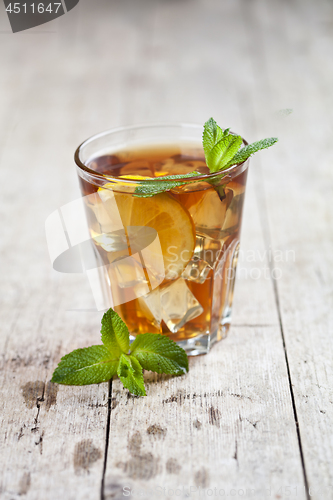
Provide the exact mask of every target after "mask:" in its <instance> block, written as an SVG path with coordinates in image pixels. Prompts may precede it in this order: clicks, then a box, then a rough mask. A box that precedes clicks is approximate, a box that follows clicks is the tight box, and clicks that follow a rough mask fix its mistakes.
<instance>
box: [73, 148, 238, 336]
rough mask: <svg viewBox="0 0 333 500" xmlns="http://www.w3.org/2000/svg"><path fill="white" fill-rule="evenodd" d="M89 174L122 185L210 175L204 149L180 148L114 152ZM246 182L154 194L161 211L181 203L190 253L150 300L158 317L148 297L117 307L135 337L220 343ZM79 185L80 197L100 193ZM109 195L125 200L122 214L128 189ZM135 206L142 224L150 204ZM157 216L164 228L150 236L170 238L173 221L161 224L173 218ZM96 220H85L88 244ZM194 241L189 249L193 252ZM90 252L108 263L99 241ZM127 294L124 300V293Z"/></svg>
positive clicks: (231, 179)
mask: <svg viewBox="0 0 333 500" xmlns="http://www.w3.org/2000/svg"><path fill="white" fill-rule="evenodd" d="M88 167H89V168H90V169H91V170H94V171H95V172H98V173H100V174H103V175H104V176H106V177H110V178H113V179H119V180H121V179H122V178H124V177H123V176H126V177H127V176H143V177H149V178H154V177H155V178H163V176H164V175H175V174H187V173H189V172H193V171H194V170H195V171H197V172H200V173H201V174H208V173H209V170H208V168H207V166H206V163H205V159H204V154H203V151H202V149H201V148H194V147H189V148H184V147H179V146H154V147H146V148H141V149H139V148H137V149H128V150H124V151H118V152H117V153H116V154H107V155H103V156H99V157H96V158H93V159H92V160H91V161H90V162H89V164H88ZM246 176H247V170H244V171H243V172H241V173H240V174H239V175H237V176H232V175H229V176H228V177H226V178H224V179H222V181H220V182H216V183H215V184H214V185H212V184H211V183H208V182H205V180H203V181H201V182H197V183H191V184H187V185H185V186H182V187H177V188H174V189H172V190H170V191H168V192H167V195H165V194H163V195H159V194H158V195H155V197H153V198H150V199H149V200H152V199H154V198H155V201H156V203H157V205H158V209H159V210H161V205H162V206H163V200H164V201H165V200H166V199H167V198H168V202H170V203H171V202H172V200H176V202H178V205H177V203H173V204H172V206H174V207H175V208H177V206H179V205H180V208H179V210H178V212H179V214H180V213H181V216H182V217H181V221H182V222H181V223H180V222H179V221H178V218H177V220H175V225H176V226H177V227H178V226H179V224H184V227H183V229H181V230H180V237H181V236H182V233H183V236H184V238H185V240H186V238H187V240H186V242H187V243H186V244H188V245H189V246H190V252H187V253H186V252H183V255H186V259H185V260H184V259H183V260H184V262H182V264H181V265H180V266H178V268H177V272H178V274H176V275H174V276H170V274H169V275H168V273H167V275H166V277H165V279H164V280H163V281H162V283H161V284H160V285H159V286H158V287H157V289H156V288H155V289H154V290H152V291H151V292H149V293H150V294H154V295H151V297H153V302H154V304H155V306H156V304H157V306H156V307H159V300H161V303H162V309H163V310H162V313H161V312H160V311H159V312H158V313H156V307H155V309H154V307H153V308H151V307H150V304H151V302H149V297H148V296H147V297H148V299H147V300H146V298H145V297H143V299H142V297H137V298H135V299H132V300H128V301H126V302H124V303H122V304H119V305H116V306H115V307H114V309H115V310H116V311H117V312H118V314H119V315H120V316H121V317H122V319H123V320H124V321H125V323H126V324H127V326H128V328H129V330H130V332H131V333H132V334H133V335H136V334H139V333H145V332H153V333H162V334H166V335H168V336H170V337H171V338H172V339H173V340H177V341H182V340H186V339H190V338H193V337H197V336H202V335H209V334H212V333H213V334H214V335H215V337H216V338H217V339H219V338H221V337H223V336H224V335H225V333H226V329H227V328H228V321H226V322H225V324H224V323H223V320H224V318H226V317H227V316H228V308H229V309H230V305H231V303H232V294H233V284H234V274H235V267H236V264H237V251H238V245H239V236H240V227H241V216H242V206H243V201H244V194H245V183H246ZM80 182H81V189H82V194H83V195H88V194H91V193H94V192H98V189H99V188H98V186H96V185H93V184H91V183H89V182H87V181H86V180H84V179H82V178H80ZM106 182H107V181H106ZM113 191H114V192H115V194H116V200H117V196H119V195H121V196H122V198H121V199H122V207H124V206H127V205H126V203H125V204H124V200H125V202H126V200H128V207H130V206H131V200H130V199H131V197H133V189H132V192H128V188H127V187H126V186H125V187H124V186H123V185H122V184H121V182H120V183H119V184H118V185H117V184H115V185H114V187H113ZM163 196H164V198H163ZM165 196H167V198H165ZM158 197H159V198H158ZM137 200H138V201H136V205H135V207H136V208H135V210H136V212H140V210H141V211H142V212H143V216H144V211H145V210H147V206H148V205H147V203H148V202H146V201H145V200H146V199H145V198H137ZM170 200H171V201H170ZM122 210H123V211H124V210H125V209H124V208H122ZM129 210H130V208H129ZM176 212H177V210H176ZM178 212H177V213H178ZM162 215H163V214H162ZM162 215H161V214H159V215H158V217H160V220H161V222H160V226H158V225H156V224H155V228H157V231H159V228H161V229H162V228H164V231H165V232H166V230H165V224H169V226H170V228H171V229H170V231H171V233H172V221H171V222H170V221H169V220H168V221H167V219H166V217H167V216H169V217H170V212H169V213H166V214H164V219H163V217H162ZM94 217H95V215H94V214H90V215H89V217H88V219H89V225H90V228H91V232H92V236H93V233H94V229H93V228H94V224H95V225H96V221H95V220H94ZM122 218H123V217H122ZM123 220H124V218H123ZM163 220H165V221H167V222H163ZM190 232H191V234H192V233H193V236H191V234H190ZM163 234H164V233H163ZM191 238H192V240H191ZM191 241H194V244H193V245H192V243H191ZM188 242H190V243H188ZM95 244H96V248H97V249H98V252H99V254H100V255H101V256H102V258H103V261H105V262H106V263H108V262H111V260H112V256H110V252H107V251H106V250H105V248H102V247H101V246H100V244H99V242H98V241H97V240H96V241H95ZM185 250H186V248H185ZM170 253H171V252H170ZM174 253H177V251H176V252H174ZM117 258H118V259H119V258H121V254H117ZM173 258H175V259H176V257H173ZM178 258H179V255H178ZM181 266H183V267H181ZM124 293H125V295H124V297H125V299H126V290H125V291H124ZM159 293H160V294H161V295H160V296H159ZM148 295H149V294H148ZM159 297H161V299H160V298H159ZM125 299H124V300H125Z"/></svg>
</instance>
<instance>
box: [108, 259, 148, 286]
mask: <svg viewBox="0 0 333 500" xmlns="http://www.w3.org/2000/svg"><path fill="white" fill-rule="evenodd" d="M111 265H112V267H113V270H114V272H115V276H116V280H117V284H118V286H120V288H131V287H134V286H136V285H139V284H140V283H145V284H146V285H147V283H148V282H147V279H146V276H145V273H144V269H143V266H142V264H141V262H140V258H139V256H138V254H137V255H131V256H130V257H125V258H124V259H120V260H118V261H116V262H113V263H112V264H111Z"/></svg>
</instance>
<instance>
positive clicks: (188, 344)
mask: <svg viewBox="0 0 333 500" xmlns="http://www.w3.org/2000/svg"><path fill="white" fill-rule="evenodd" d="M229 327H230V317H229V318H224V320H223V322H221V325H220V326H219V328H218V329H217V330H216V331H215V332H214V333H211V334H205V333H198V335H197V336H196V337H191V338H190V339H187V340H178V341H176V343H177V344H178V345H179V346H180V347H182V348H183V349H184V351H186V354H187V355H188V356H200V355H201V354H207V353H208V352H209V351H210V349H211V347H212V346H213V345H214V344H215V342H218V341H219V340H222V339H224V338H225V337H226V336H227V334H228V331H229ZM134 339H135V336H134V335H130V342H131V343H132V342H133V340H134Z"/></svg>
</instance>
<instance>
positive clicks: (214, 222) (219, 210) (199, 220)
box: [185, 188, 233, 239]
mask: <svg viewBox="0 0 333 500" xmlns="http://www.w3.org/2000/svg"><path fill="white" fill-rule="evenodd" d="M232 198H233V191H232V190H231V189H229V188H223V189H222V188H220V189H219V191H217V190H216V189H213V188H211V189H207V190H205V191H204V192H202V191H198V192H194V193H193V194H191V196H189V197H188V200H187V201H185V206H186V208H187V209H188V211H189V212H190V214H191V217H192V219H193V222H194V224H195V227H196V230H197V232H198V233H200V234H202V235H204V236H208V237H210V238H213V239H218V238H219V237H220V236H221V234H222V226H223V224H224V219H225V215H226V212H227V209H228V206H229V205H230V204H231V201H232Z"/></svg>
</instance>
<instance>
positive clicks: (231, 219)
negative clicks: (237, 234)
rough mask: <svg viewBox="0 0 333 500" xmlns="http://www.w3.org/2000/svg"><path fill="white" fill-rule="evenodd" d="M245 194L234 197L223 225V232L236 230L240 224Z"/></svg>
mask: <svg viewBox="0 0 333 500" xmlns="http://www.w3.org/2000/svg"><path fill="white" fill-rule="evenodd" d="M244 197H245V193H241V194H237V195H236V196H234V197H233V199H232V202H231V203H230V205H229V207H228V210H227V213H226V215H225V219H224V223H223V227H222V229H223V231H229V232H230V230H231V229H232V230H236V229H237V226H238V225H239V224H240V221H241V216H242V210H243V203H244Z"/></svg>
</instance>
